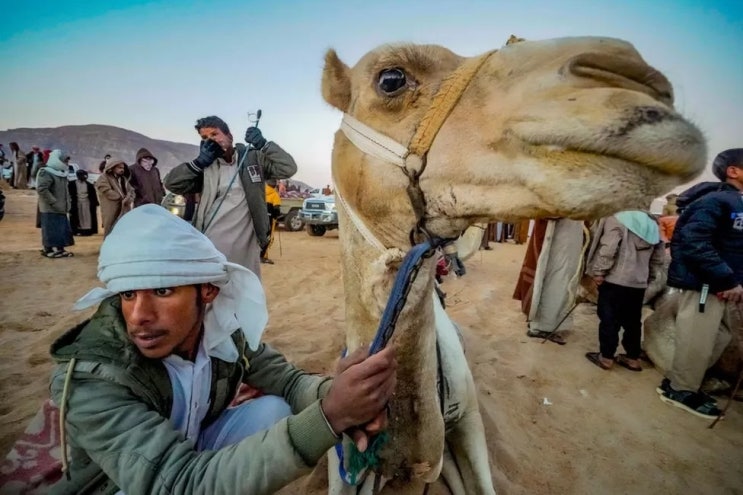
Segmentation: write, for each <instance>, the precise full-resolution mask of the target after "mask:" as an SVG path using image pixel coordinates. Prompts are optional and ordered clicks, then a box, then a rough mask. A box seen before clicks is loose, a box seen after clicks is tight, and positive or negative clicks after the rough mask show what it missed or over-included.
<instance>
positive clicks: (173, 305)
mask: <svg viewBox="0 0 743 495" xmlns="http://www.w3.org/2000/svg"><path fill="white" fill-rule="evenodd" d="M197 291H198V293H197ZM218 293H219V289H218V288H217V287H215V286H213V285H210V284H203V285H198V286H196V285H183V286H179V287H166V288H161V289H147V290H133V291H127V292H122V293H120V294H119V296H120V297H121V312H122V314H123V315H124V320H125V321H126V329H127V333H128V334H129V338H130V339H131V341H132V342H133V343H134V345H136V346H137V348H138V349H139V351H140V352H141V353H142V354H143V355H144V356H145V357H148V358H151V359H162V358H165V357H167V356H169V355H171V354H178V355H180V356H181V357H184V358H185V359H193V356H195V354H196V349H197V346H198V343H199V338H200V335H201V324H202V322H203V319H204V306H205V304H206V303H210V302H212V301H213V300H214V298H215V297H216V296H217V294H218ZM199 295H200V297H199Z"/></svg>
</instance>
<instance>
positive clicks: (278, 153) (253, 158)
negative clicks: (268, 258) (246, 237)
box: [165, 141, 297, 249]
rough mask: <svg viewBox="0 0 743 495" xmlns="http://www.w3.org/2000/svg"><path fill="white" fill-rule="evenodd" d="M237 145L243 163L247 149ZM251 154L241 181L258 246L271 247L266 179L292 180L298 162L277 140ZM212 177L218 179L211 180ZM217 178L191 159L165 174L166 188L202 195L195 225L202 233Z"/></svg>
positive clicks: (175, 191)
mask: <svg viewBox="0 0 743 495" xmlns="http://www.w3.org/2000/svg"><path fill="white" fill-rule="evenodd" d="M235 148H236V149H237V163H238V164H239V163H240V162H241V161H243V157H244V156H245V153H246V150H247V148H246V147H245V146H244V145H242V144H239V143H238V144H237V145H235ZM247 153H248V156H247V157H246V158H245V160H244V161H243V166H242V168H241V169H240V183H241V184H242V186H243V190H244V191H245V198H246V200H247V202H248V208H249V210H250V216H251V217H252V218H253V228H254V229H255V233H256V235H257V236H258V245H259V246H260V247H261V249H263V248H265V247H266V246H268V242H269V235H270V233H271V222H270V221H269V217H268V209H267V208H266V187H265V185H264V181H265V180H266V179H288V178H289V177H291V176H292V175H294V174H295V173H297V164H296V163H295V162H294V158H292V156H291V155H290V154H289V153H287V152H286V151H284V150H283V149H281V147H280V146H279V145H278V144H276V143H274V142H273V141H269V142H268V143H266V145H265V146H264V147H263V148H262V149H260V150H256V149H250V150H248V151H247ZM251 168H252V170H254V171H256V170H257V172H258V176H257V177H258V178H257V179H256V181H254V180H253V179H251V174H250V172H251ZM205 177H206V178H205ZM210 177H211V178H212V179H214V180H210ZM216 178H217V175H216V174H214V175H213V177H212V174H209V173H206V174H205V172H204V170H202V169H200V168H199V167H197V166H195V165H193V164H192V163H191V162H186V163H181V164H180V165H178V166H177V167H175V168H174V169H173V170H171V171H170V172H169V173H168V175H166V176H165V187H166V188H167V189H168V191H170V192H173V193H175V194H181V195H186V194H191V193H199V194H201V199H200V201H199V206H198V208H197V209H196V214H195V215H194V219H193V225H194V227H196V228H197V229H199V231H200V232H203V231H204V224H205V223H206V222H208V221H209V219H208V218H206V214H207V212H209V211H210V210H211V207H212V205H213V204H214V202H215V200H216V199H217V187H218V185H219V183H218V181H217V180H216Z"/></svg>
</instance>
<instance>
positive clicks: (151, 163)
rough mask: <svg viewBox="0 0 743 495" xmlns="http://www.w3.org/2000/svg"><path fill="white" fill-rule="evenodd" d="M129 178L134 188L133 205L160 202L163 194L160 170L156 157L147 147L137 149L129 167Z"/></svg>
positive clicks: (157, 203)
mask: <svg viewBox="0 0 743 495" xmlns="http://www.w3.org/2000/svg"><path fill="white" fill-rule="evenodd" d="M129 172H130V173H131V178H130V179H129V181H130V182H131V184H132V188H133V189H134V194H135V196H134V207H135V208H136V207H137V206H142V205H146V204H150V203H152V204H156V205H159V204H160V203H162V200H163V197H164V196H165V189H164V188H163V183H162V180H161V179H160V170H158V168H157V158H155V157H154V156H153V155H152V153H150V152H149V150H148V149H147V148H140V149H139V151H137V158H136V160H135V162H134V165H132V166H130V167H129Z"/></svg>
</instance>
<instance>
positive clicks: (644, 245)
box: [586, 211, 665, 371]
mask: <svg viewBox="0 0 743 495" xmlns="http://www.w3.org/2000/svg"><path fill="white" fill-rule="evenodd" d="M664 257H665V249H664V245H663V242H661V238H660V232H659V229H658V224H657V223H656V222H655V220H654V219H653V218H651V217H650V215H649V214H648V213H646V212H644V211H622V212H619V213H617V214H616V215H613V216H611V217H608V218H606V219H604V220H603V221H602V222H601V224H600V225H599V227H598V229H597V230H596V240H595V246H592V249H591V252H590V253H589V255H588V262H587V265H588V269H587V270H586V272H587V273H588V274H589V275H590V276H591V277H592V278H593V280H594V281H595V282H596V285H598V289H599V298H598V316H599V320H600V322H599V352H589V353H586V358H587V359H588V360H589V361H591V362H592V363H593V364H595V365H596V366H598V367H599V368H602V369H605V370H608V369H611V367H612V366H613V365H614V362H615V361H616V363H617V364H619V365H620V366H623V367H625V368H627V369H628V370H630V371H642V366H641V365H640V353H641V352H642V348H641V345H640V344H641V340H642V302H643V299H644V297H645V289H647V288H648V285H649V284H650V283H651V282H652V280H653V277H654V276H655V274H656V273H658V271H659V270H660V269H662V267H663V259H664ZM622 328H624V337H623V338H622V347H624V350H625V352H626V354H619V355H618V356H616V358H615V357H614V354H615V353H616V351H617V347H618V345H619V331H620V330H621V329H622Z"/></svg>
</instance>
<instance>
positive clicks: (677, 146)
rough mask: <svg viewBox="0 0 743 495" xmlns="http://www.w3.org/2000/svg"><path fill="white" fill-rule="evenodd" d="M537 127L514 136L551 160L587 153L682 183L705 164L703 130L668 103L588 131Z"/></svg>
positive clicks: (641, 108)
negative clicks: (540, 129)
mask: <svg viewBox="0 0 743 495" xmlns="http://www.w3.org/2000/svg"><path fill="white" fill-rule="evenodd" d="M569 125H570V124H569V123H566V124H565V126H566V127H569ZM550 127H552V126H550ZM534 131H535V129H534V128H533V127H532V128H531V129H529V132H519V131H516V132H514V133H513V135H514V137H516V138H517V139H518V140H520V141H521V142H522V143H524V144H525V145H526V146H525V147H526V151H527V153H528V154H530V155H532V156H536V157H544V155H548V156H549V158H550V159H551V160H558V161H561V162H565V161H566V160H569V159H570V157H571V155H573V156H574V155H575V154H581V155H591V156H593V157H596V158H598V159H599V160H601V159H607V161H611V160H619V161H620V162H625V163H627V164H632V165H636V166H638V167H641V168H642V169H646V170H647V171H648V172H650V173H651V174H652V175H663V176H668V177H669V178H676V179H677V180H678V182H679V183H683V182H687V181H689V180H691V179H693V178H694V177H696V176H698V175H699V174H700V173H701V172H702V171H703V170H704V166H705V160H706V153H707V148H706V143H705V140H704V136H703V135H702V133H701V131H699V130H698V129H697V128H696V127H695V126H693V125H692V124H690V123H689V122H687V121H686V120H684V119H683V118H682V117H681V116H679V115H678V114H677V113H675V112H674V111H673V110H672V109H670V108H667V107H663V106H637V107H634V108H633V109H631V110H628V111H627V113H626V115H625V116H624V118H622V119H617V120H615V121H613V122H610V123H606V124H604V125H602V126H598V127H597V128H593V129H589V128H586V129H585V132H582V133H561V132H560V130H559V129H554V128H550V129H545V131H546V132H539V131H537V132H534Z"/></svg>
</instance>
